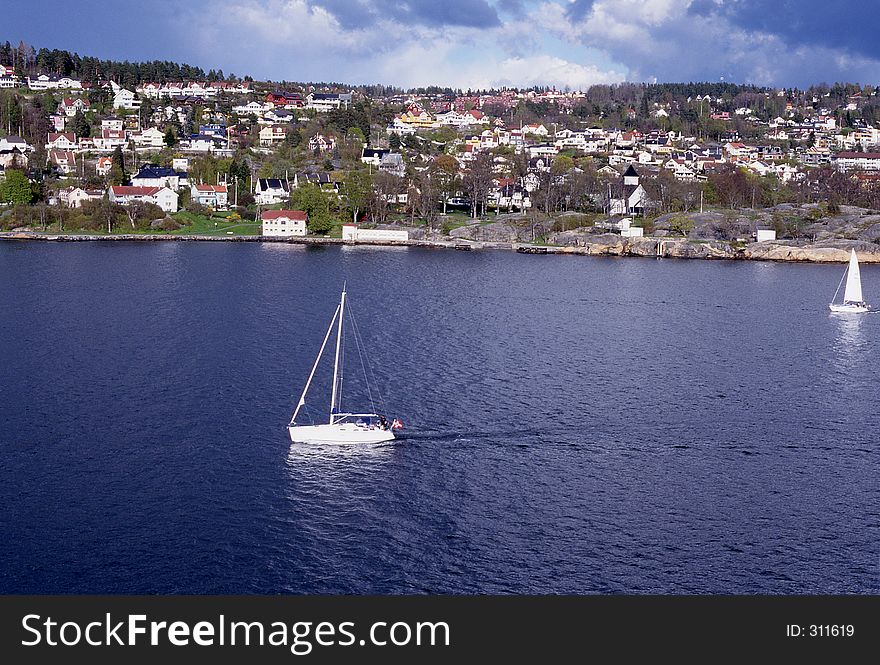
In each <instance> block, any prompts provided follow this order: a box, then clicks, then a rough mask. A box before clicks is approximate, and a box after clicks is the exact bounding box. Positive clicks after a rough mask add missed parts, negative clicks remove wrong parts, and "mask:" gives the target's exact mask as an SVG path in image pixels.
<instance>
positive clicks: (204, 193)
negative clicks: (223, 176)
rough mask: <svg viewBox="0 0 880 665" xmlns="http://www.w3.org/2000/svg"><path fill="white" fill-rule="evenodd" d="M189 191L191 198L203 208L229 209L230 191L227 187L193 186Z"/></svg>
mask: <svg viewBox="0 0 880 665" xmlns="http://www.w3.org/2000/svg"><path fill="white" fill-rule="evenodd" d="M189 191H190V198H191V199H192V200H193V201H194V202H196V203H200V204H201V205H203V206H208V207H210V208H213V209H214V210H226V209H227V208H228V207H229V190H228V189H227V187H226V185H192V186H190V188H189Z"/></svg>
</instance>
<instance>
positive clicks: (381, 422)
mask: <svg viewBox="0 0 880 665" xmlns="http://www.w3.org/2000/svg"><path fill="white" fill-rule="evenodd" d="M379 427H380V428H382V429H388V419H387V418H385V416H379Z"/></svg>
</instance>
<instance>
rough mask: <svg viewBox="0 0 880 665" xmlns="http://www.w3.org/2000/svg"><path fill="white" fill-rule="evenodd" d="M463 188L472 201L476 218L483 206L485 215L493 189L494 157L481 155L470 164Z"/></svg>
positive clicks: (463, 179)
mask: <svg viewBox="0 0 880 665" xmlns="http://www.w3.org/2000/svg"><path fill="white" fill-rule="evenodd" d="M462 187H464V189H465V191H466V192H467V193H468V196H469V197H470V199H471V210H472V215H473V217H474V218H476V217H477V211H478V209H479V207H480V205H482V207H483V214H486V202H487V200H488V198H489V190H490V189H491V187H492V156H491V155H489V154H488V153H485V152H483V153H480V154H478V155H477V156H476V158H474V160H473V161H472V162H471V163H470V166H468V168H467V169H466V170H465V172H464V177H463V178H462Z"/></svg>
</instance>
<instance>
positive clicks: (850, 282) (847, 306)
mask: <svg viewBox="0 0 880 665" xmlns="http://www.w3.org/2000/svg"><path fill="white" fill-rule="evenodd" d="M844 274H845V276H846V288H844V290H843V302H842V303H837V304H836V303H835V302H834V298H836V297H837V293H838V291H840V284H838V285H837V291H835V292H834V298H832V299H831V304H829V305H828V307H829V308H830V309H831V311H832V312H843V313H851V314H859V313H862V312H870V311H871V306H870V305H868V304H867V303H866V302H865V301H864V300H863V299H862V276H861V273H860V272H859V260H858V259H857V258H856V250H852V253H851V254H850V256H849V266H847V269H846V273H844ZM842 281H843V279H842V278H841V282H842Z"/></svg>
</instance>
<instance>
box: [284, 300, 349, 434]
mask: <svg viewBox="0 0 880 665" xmlns="http://www.w3.org/2000/svg"><path fill="white" fill-rule="evenodd" d="M337 316H339V305H337V306H336V312H335V313H334V314H333V318H332V319H330V326H329V327H328V328H327V334H326V335H324V341H323V342H322V343H321V350H320V351H318V357H317V358H315V364H314V365H312V372H311V374H309V380H308V381H306V387H305V388H303V392H302V395H301V396H300V398H299V402H297V403H296V410H295V411H294V412H293V416H292V417H291V418H290V424H291V425H293V423H294V421H295V420H296V416H297V415H298V414H299V410H300V409H301V408H302V407H303V405H304V404H305V403H306V393H307V392H309V386H310V385H312V379H313V378H314V377H315V370H316V369H318V363H319V362H320V361H321V356H322V355H323V353H324V347H325V346H327V340H328V339H330V333H331V332H332V331H333V324H334V323H336V317H337Z"/></svg>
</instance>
